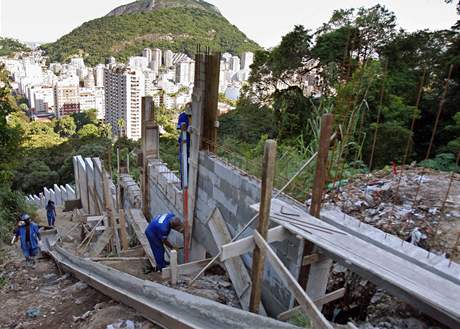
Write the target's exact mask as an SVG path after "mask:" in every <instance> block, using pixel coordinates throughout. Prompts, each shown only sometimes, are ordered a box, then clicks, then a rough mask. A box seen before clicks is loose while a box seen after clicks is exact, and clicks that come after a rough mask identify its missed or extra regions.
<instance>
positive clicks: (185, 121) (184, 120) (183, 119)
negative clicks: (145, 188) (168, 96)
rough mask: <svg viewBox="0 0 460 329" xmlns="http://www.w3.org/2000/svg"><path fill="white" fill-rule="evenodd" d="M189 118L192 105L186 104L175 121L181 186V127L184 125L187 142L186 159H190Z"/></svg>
mask: <svg viewBox="0 0 460 329" xmlns="http://www.w3.org/2000/svg"><path fill="white" fill-rule="evenodd" d="M191 118H192V104H191V103H188V104H187V105H186V106H185V110H184V111H183V112H182V113H181V114H179V118H178V120H177V127H176V128H177V130H179V138H178V142H179V163H180V174H181V180H180V181H181V186H183V179H184V178H183V177H182V176H183V172H182V171H183V170H182V152H183V150H182V148H183V146H182V126H183V125H185V130H186V135H187V140H186V147H187V150H186V151H187V159H188V158H189V157H190V130H191V126H190V124H191Z"/></svg>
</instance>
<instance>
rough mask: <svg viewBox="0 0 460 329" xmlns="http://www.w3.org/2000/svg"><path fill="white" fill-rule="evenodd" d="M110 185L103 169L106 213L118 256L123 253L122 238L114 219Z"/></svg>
mask: <svg viewBox="0 0 460 329" xmlns="http://www.w3.org/2000/svg"><path fill="white" fill-rule="evenodd" d="M109 183H110V180H109V176H108V175H107V172H106V171H105V169H102V185H103V186H102V187H103V193H104V207H105V211H106V213H107V217H108V226H111V228H112V229H113V233H114V236H115V250H116V252H117V255H119V254H120V251H121V246H120V237H119V235H118V230H117V223H116V220H115V217H114V209H113V200H112V195H111V193H110V188H109V187H110V184H109ZM107 229H109V228H107Z"/></svg>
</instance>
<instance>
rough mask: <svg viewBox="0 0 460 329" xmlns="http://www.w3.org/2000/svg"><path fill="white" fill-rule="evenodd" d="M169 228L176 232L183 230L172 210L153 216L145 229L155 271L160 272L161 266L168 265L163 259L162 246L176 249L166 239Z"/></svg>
mask: <svg viewBox="0 0 460 329" xmlns="http://www.w3.org/2000/svg"><path fill="white" fill-rule="evenodd" d="M171 229H173V230H175V231H178V232H182V231H183V225H182V223H181V222H180V220H179V218H177V217H176V216H175V215H174V214H173V213H172V212H170V213H166V214H161V215H158V216H156V217H154V218H153V219H152V220H151V222H150V224H149V225H148V226H147V228H146V229H145V235H146V236H147V240H149V243H150V248H152V252H153V256H154V257H155V262H156V264H157V266H156V268H155V269H154V270H155V271H156V272H161V270H162V269H163V268H165V267H166V266H167V265H169V264H168V263H167V262H166V261H165V247H164V246H167V247H168V248H170V249H176V250H177V249H178V248H177V247H175V246H173V245H172V244H171V243H170V242H169V241H168V236H169V233H171Z"/></svg>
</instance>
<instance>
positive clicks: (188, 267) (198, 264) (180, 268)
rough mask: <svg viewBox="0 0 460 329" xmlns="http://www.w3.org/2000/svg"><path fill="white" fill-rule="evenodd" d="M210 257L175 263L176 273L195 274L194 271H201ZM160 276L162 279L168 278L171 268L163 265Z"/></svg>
mask: <svg viewBox="0 0 460 329" xmlns="http://www.w3.org/2000/svg"><path fill="white" fill-rule="evenodd" d="M211 259H212V258H207V259H202V260H198V261H195V262H190V263H187V264H180V265H177V273H178V275H190V274H195V273H197V272H199V271H201V269H202V268H203V267H205V266H206V265H207V264H208V263H209V262H210V261H211ZM161 277H162V278H163V279H168V278H170V277H171V268H170V267H165V268H164V269H163V270H162V271H161Z"/></svg>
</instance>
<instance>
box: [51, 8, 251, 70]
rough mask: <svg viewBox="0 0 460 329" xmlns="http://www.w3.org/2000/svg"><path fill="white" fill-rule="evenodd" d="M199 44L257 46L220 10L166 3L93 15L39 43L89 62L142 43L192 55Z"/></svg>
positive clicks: (136, 49) (237, 49)
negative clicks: (141, 9)
mask: <svg viewBox="0 0 460 329" xmlns="http://www.w3.org/2000/svg"><path fill="white" fill-rule="evenodd" d="M198 45H201V47H210V48H211V49H213V50H215V51H228V52H231V53H241V52H243V51H255V50H258V49H260V47H259V46H258V45H257V44H256V43H255V42H253V41H251V40H249V39H248V38H247V37H246V36H245V35H244V34H243V33H242V32H241V31H239V30H238V28H237V27H236V26H234V25H232V24H231V23H229V22H228V21H227V20H226V19H225V18H224V17H223V16H221V15H220V14H217V13H215V12H212V11H204V10H201V9H196V8H167V9H161V10H156V11H151V12H142V13H136V14H128V15H121V16H106V17H102V18H98V19H95V20H92V21H90V22H87V23H84V24H83V25H82V26H80V27H79V28H77V29H75V30H73V31H72V32H71V33H69V34H67V35H65V36H63V37H62V38H60V39H59V40H58V41H56V42H55V43H51V44H46V45H43V46H42V48H43V49H44V50H46V51H47V53H48V55H49V56H50V59H51V61H60V62H64V61H66V60H67V59H69V58H70V57H72V56H74V55H81V56H83V57H84V58H85V61H86V62H87V63H88V64H90V65H94V64H97V63H101V62H102V63H103V62H104V61H105V60H106V59H107V58H108V57H110V56H114V57H115V58H117V59H118V60H121V61H125V60H126V59H127V58H128V57H129V56H134V55H136V54H140V53H141V52H142V50H143V49H144V48H145V47H151V48H154V47H158V48H161V49H171V50H173V51H175V52H184V53H187V54H190V55H192V54H194V53H195V52H196V49H197V46H198Z"/></svg>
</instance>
